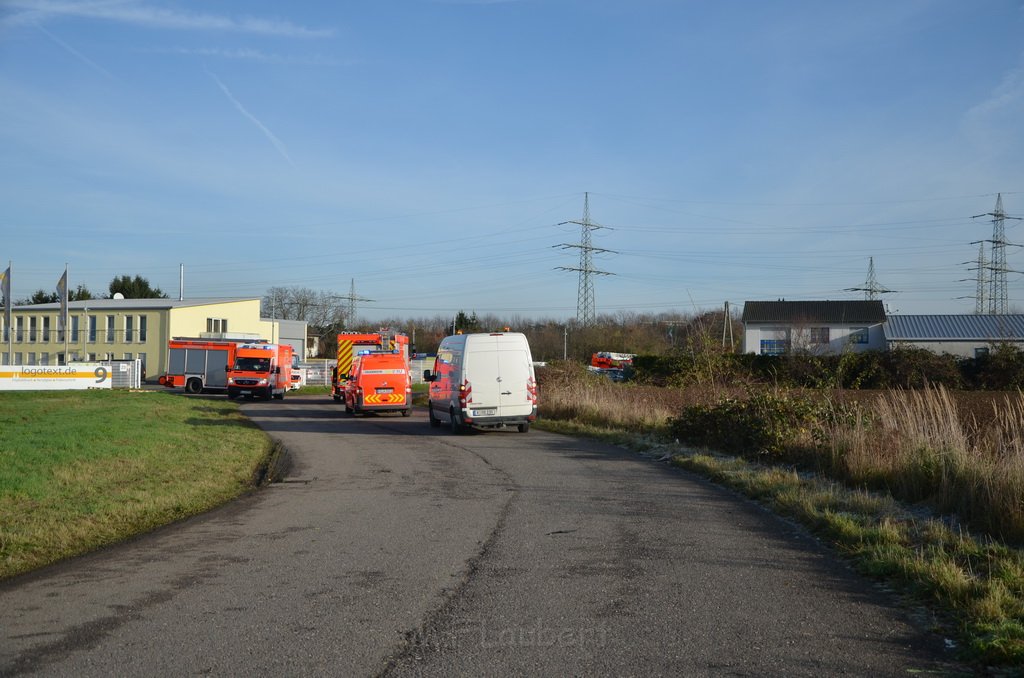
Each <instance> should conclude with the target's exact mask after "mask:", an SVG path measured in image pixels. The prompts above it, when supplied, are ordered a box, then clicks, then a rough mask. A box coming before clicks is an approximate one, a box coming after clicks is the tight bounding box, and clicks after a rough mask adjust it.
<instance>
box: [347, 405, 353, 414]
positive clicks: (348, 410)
mask: <svg viewBox="0 0 1024 678" xmlns="http://www.w3.org/2000/svg"><path fill="white" fill-rule="evenodd" d="M345 414H352V408H351V407H349V406H348V403H345Z"/></svg>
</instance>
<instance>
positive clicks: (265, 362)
mask: <svg viewBox="0 0 1024 678" xmlns="http://www.w3.org/2000/svg"><path fill="white" fill-rule="evenodd" d="M233 369H235V370H239V371H241V372H267V371H269V370H270V358H235V366H234V368H233Z"/></svg>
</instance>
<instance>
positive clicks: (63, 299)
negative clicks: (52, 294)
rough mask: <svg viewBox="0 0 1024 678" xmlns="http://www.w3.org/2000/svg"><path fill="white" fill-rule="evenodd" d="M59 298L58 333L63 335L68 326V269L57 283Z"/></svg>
mask: <svg viewBox="0 0 1024 678" xmlns="http://www.w3.org/2000/svg"><path fill="white" fill-rule="evenodd" d="M57 296H58V297H60V317H59V318H57V332H59V333H62V334H63V332H64V330H66V329H67V325H68V269H66V268H65V269H64V275H62V276H61V277H60V280H58V281H57Z"/></svg>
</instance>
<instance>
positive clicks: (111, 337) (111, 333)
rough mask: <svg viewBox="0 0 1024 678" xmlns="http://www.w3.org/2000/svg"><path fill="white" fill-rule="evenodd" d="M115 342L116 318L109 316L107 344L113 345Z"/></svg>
mask: <svg viewBox="0 0 1024 678" xmlns="http://www.w3.org/2000/svg"><path fill="white" fill-rule="evenodd" d="M113 342H114V316H112V315H108V316H107V343H108V344H112V343H113Z"/></svg>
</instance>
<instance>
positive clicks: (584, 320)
mask: <svg viewBox="0 0 1024 678" xmlns="http://www.w3.org/2000/svg"><path fill="white" fill-rule="evenodd" d="M563 224H576V225H578V226H579V227H580V241H579V242H578V243H562V244H561V245H555V247H561V248H563V249H578V250H579V251H580V265H579V266H557V267H556V269H557V270H560V271H576V272H577V273H579V287H578V291H577V299H576V320H577V321H578V322H579V323H580V324H581V325H590V324H593V322H594V320H595V319H596V318H597V309H596V303H595V300H594V279H593V276H595V275H615V274H614V273H609V272H608V271H599V270H597V269H596V268H594V252H602V253H611V254H618V252H614V251H613V250H606V249H604V248H601V247H594V245H593V242H592V238H591V233H593V232H594V231H596V230H598V229H602V228H604V229H606V228H608V227H607V226H601V225H600V224H595V223H594V222H592V221H591V220H590V194H589V193H584V194H583V219H582V221H563V222H561V223H560V224H558V225H559V226H561V225H563Z"/></svg>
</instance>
